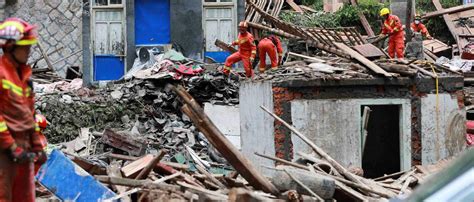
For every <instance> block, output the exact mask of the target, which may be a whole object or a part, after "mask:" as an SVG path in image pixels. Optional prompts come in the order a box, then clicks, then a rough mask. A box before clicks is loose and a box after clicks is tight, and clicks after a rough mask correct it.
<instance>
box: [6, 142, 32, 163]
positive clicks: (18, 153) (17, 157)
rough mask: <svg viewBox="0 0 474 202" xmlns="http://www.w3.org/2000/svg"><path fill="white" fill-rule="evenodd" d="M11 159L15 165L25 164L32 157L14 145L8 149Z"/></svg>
mask: <svg viewBox="0 0 474 202" xmlns="http://www.w3.org/2000/svg"><path fill="white" fill-rule="evenodd" d="M8 151H9V155H10V158H12V160H13V162H15V163H24V162H28V161H30V160H31V159H32V156H31V155H30V154H28V153H27V152H26V151H25V150H24V149H23V148H21V147H19V146H17V145H16V143H13V145H12V146H10V148H9V149H8Z"/></svg>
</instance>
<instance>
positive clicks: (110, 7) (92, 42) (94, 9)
mask: <svg viewBox="0 0 474 202" xmlns="http://www.w3.org/2000/svg"><path fill="white" fill-rule="evenodd" d="M91 1H93V0H91ZM126 1H127V0H122V4H121V5H115V4H114V5H108V6H92V2H91V6H90V11H89V12H90V14H91V16H90V22H91V23H90V36H91V37H90V44H89V47H91V51H90V61H89V65H90V68H89V73H90V75H91V81H92V82H96V81H95V79H94V78H95V74H94V71H95V66H94V55H95V15H96V12H97V11H107V10H119V9H121V10H122V12H123V13H122V24H123V28H122V36H123V42H124V52H123V55H121V56H120V57H122V58H123V61H124V63H123V64H124V65H123V68H124V74H126V73H127V65H128V63H127V51H128V48H127V46H128V42H127V7H126V6H125V5H126ZM108 2H110V0H108Z"/></svg>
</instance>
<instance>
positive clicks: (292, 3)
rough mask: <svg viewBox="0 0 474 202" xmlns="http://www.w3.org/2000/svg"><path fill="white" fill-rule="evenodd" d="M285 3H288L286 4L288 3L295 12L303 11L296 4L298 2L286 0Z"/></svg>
mask: <svg viewBox="0 0 474 202" xmlns="http://www.w3.org/2000/svg"><path fill="white" fill-rule="evenodd" d="M286 3H288V5H290V6H291V8H293V10H295V11H296V12H298V13H303V10H302V9H301V8H300V6H298V4H296V3H295V2H294V1H293V0H286Z"/></svg>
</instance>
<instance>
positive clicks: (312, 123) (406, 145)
mask: <svg viewBox="0 0 474 202" xmlns="http://www.w3.org/2000/svg"><path fill="white" fill-rule="evenodd" d="M362 105H400V106H401V110H400V131H401V133H400V165H401V170H406V169H409V168H410V167H411V124H410V123H411V121H410V117H411V103H410V99H322V100H294V101H292V102H291V117H292V122H293V125H294V126H295V127H296V128H297V129H298V130H299V131H300V132H301V133H303V134H305V135H306V136H307V137H308V138H309V139H311V140H312V141H313V142H314V143H315V144H316V145H318V146H320V147H321V148H322V149H323V150H325V151H326V152H328V154H329V155H330V156H331V157H333V158H334V159H335V160H336V161H338V162H339V163H341V164H342V165H343V166H345V167H349V166H350V165H354V166H359V167H360V166H361V164H362V154H361V153H362V151H361V148H362V144H361V137H362V136H361V134H362V132H361V128H362V127H361V114H362V113H361V106H362ZM369 124H370V123H369ZM291 141H292V143H293V154H294V155H293V158H296V157H297V152H298V151H300V152H303V153H312V152H313V150H312V149H311V147H309V146H308V145H307V144H306V143H304V142H303V141H302V140H301V139H300V138H299V137H297V136H295V135H293V136H292V137H291Z"/></svg>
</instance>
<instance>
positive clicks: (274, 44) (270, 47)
mask: <svg viewBox="0 0 474 202" xmlns="http://www.w3.org/2000/svg"><path fill="white" fill-rule="evenodd" d="M277 53H278V58H277ZM267 54H268V56H269V57H270V61H271V66H272V69H276V68H277V67H278V63H279V62H281V58H282V56H283V48H282V47H281V41H280V39H279V38H278V37H276V36H269V37H266V38H263V39H262V40H260V42H259V43H258V56H259V58H260V65H259V70H260V72H264V71H265V67H266V65H267V64H266V62H265V59H266V55H267Z"/></svg>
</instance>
